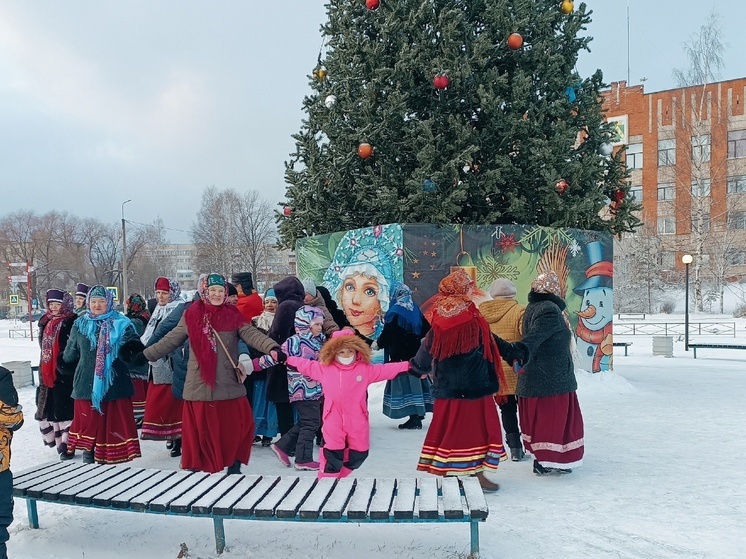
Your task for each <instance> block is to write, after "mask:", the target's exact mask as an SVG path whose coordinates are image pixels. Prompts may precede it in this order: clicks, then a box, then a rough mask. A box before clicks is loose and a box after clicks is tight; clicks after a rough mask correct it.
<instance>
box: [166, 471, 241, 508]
mask: <svg viewBox="0 0 746 559" xmlns="http://www.w3.org/2000/svg"><path fill="white" fill-rule="evenodd" d="M226 475H227V474H223V473H219V474H210V475H209V476H207V477H206V478H205V479H203V480H202V481H200V482H199V483H198V484H197V485H195V486H193V487H192V488H191V489H190V490H189V491H187V492H186V493H184V494H183V495H182V496H181V497H177V498H176V499H175V500H174V501H172V502H171V504H170V505H168V510H170V511H171V512H173V513H176V514H184V513H186V512H189V506H190V505H191V504H192V503H194V502H195V501H197V500H198V499H199V498H200V497H202V495H204V494H205V493H207V492H208V491H209V490H210V489H212V488H213V487H215V486H216V485H217V484H218V483H220V482H221V481H222V480H223V478H225V476H226Z"/></svg>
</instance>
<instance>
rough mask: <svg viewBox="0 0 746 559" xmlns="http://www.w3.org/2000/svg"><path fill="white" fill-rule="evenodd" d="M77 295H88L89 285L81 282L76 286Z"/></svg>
mask: <svg viewBox="0 0 746 559" xmlns="http://www.w3.org/2000/svg"><path fill="white" fill-rule="evenodd" d="M75 295H76V296H77V297H85V296H87V295H88V286H87V285H86V284H85V283H79V284H78V285H77V286H76V287H75Z"/></svg>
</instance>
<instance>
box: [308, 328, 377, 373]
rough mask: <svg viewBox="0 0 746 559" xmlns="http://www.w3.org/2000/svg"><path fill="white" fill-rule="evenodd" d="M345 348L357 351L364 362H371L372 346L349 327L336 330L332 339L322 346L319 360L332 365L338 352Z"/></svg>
mask: <svg viewBox="0 0 746 559" xmlns="http://www.w3.org/2000/svg"><path fill="white" fill-rule="evenodd" d="M345 348H348V349H351V350H353V351H357V353H358V355H359V356H360V359H361V360H362V361H363V363H368V364H369V363H370V354H371V351H370V347H369V346H368V344H366V343H365V341H364V340H363V339H362V338H360V337H358V335H357V334H355V332H354V331H352V330H351V329H349V328H344V329H342V330H338V331H337V332H334V334H332V337H331V339H330V340H329V341H328V342H326V343H325V344H324V345H323V346H321V352H320V353H319V362H321V363H322V364H324V365H331V364H332V363H334V359H335V358H336V357H337V353H338V352H339V351H340V350H341V349H345Z"/></svg>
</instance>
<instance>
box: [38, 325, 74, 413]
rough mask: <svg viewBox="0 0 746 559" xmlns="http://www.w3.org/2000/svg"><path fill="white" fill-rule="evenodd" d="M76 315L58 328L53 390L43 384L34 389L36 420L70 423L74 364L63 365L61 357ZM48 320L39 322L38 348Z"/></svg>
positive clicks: (72, 405) (72, 407) (72, 406)
mask: <svg viewBox="0 0 746 559" xmlns="http://www.w3.org/2000/svg"><path fill="white" fill-rule="evenodd" d="M76 318H78V316H77V315H73V316H71V317H70V318H67V319H65V320H64V321H63V322H62V325H61V326H60V331H59V333H58V334H57V343H58V345H59V348H60V349H59V351H60V353H59V355H60V359H59V360H58V361H57V378H56V379H55V381H54V388H48V387H46V386H44V384H43V383H40V385H39V386H38V387H37V388H36V406H37V412H36V416H35V417H36V419H39V420H41V419H46V420H47V421H51V422H60V421H72V418H73V409H74V404H73V399H72V396H71V394H72V391H73V373H74V372H75V364H74V363H73V364H70V363H65V362H64V361H63V360H62V359H61V357H62V355H64V352H65V347H66V346H67V341H68V340H69V339H70V332H71V331H72V329H73V325H74V324H75V319H76ZM48 323H49V321H48V320H45V319H44V317H42V318H41V319H40V320H39V346H41V341H42V337H43V336H44V329H45V328H46V326H47V324H48Z"/></svg>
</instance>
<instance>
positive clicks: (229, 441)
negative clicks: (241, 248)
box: [35, 266, 584, 491]
mask: <svg viewBox="0 0 746 559" xmlns="http://www.w3.org/2000/svg"><path fill="white" fill-rule="evenodd" d="M342 273H349V274H350V277H349V278H342V277H340V278H339V281H338V282H337V283H338V286H339V288H338V289H339V290H338V292H337V293H330V292H329V290H327V289H326V288H325V287H324V286H317V285H315V282H314V281H313V280H311V279H310V278H304V279H299V278H297V277H294V276H289V277H286V278H284V279H282V280H280V281H279V282H277V283H276V284H275V285H274V286H273V287H272V288H271V289H268V290H267V292H266V293H265V294H264V296H263V297H261V296H260V295H259V294H258V293H257V291H256V289H254V285H253V278H252V276H251V274H250V273H248V272H244V273H238V274H233V276H231V277H230V281H229V280H228V279H227V278H226V277H224V276H223V275H221V274H219V273H210V274H205V275H203V276H201V277H200V280H199V285H198V290H197V293H196V294H195V295H194V297H193V298H192V299H191V300H189V301H186V300H184V299H183V298H182V297H181V289H180V286H179V284H178V282H176V281H175V280H173V279H169V278H165V277H160V278H158V279H157V280H156V282H155V284H154V286H153V293H152V295H154V297H153V300H151V301H148V300H146V298H145V297H144V296H143V295H141V294H137V293H134V294H131V295H130V296H129V298H128V299H127V301H126V304H125V313H124V314H122V313H120V312H118V311H117V310H115V308H114V301H113V297H112V293H110V292H109V291H107V289H106V288H105V287H104V286H101V285H96V286H93V287H90V288H88V286H86V285H84V284H78V285H77V288H76V290H75V300H73V296H72V295H71V294H69V293H67V292H65V291H64V290H61V289H50V290H49V291H47V294H46V295H47V297H46V299H47V301H46V302H47V305H46V306H47V312H46V314H45V315H44V317H43V318H42V319H41V320H40V322H39V332H40V344H41V359H40V367H39V375H40V386H39V388H38V392H37V402H36V403H37V409H36V414H35V419H36V420H37V421H38V425H39V429H40V431H41V436H42V442H43V443H44V444H45V445H47V446H49V447H53V448H55V449H56V451H57V453H58V454H59V457H60V459H61V460H70V459H73V458H74V457H75V455H76V454H77V453H78V452H80V454H82V460H83V461H84V462H88V463H94V462H95V463H100V464H115V463H120V462H127V461H130V460H134V459H136V458H138V457H139V456H140V452H141V451H140V441H141V440H154V441H164V442H165V443H166V446H167V449H166V450H167V451H168V454H170V456H172V457H174V458H178V459H179V460H180V462H179V464H180V467H181V468H183V469H187V470H194V471H204V472H210V473H214V472H219V471H222V470H225V469H227V472H228V473H239V472H240V471H241V466H242V465H246V464H248V463H249V459H250V456H251V452H252V447H253V446H254V445H257V446H260V447H262V446H263V447H269V448H270V449H271V451H272V452H273V453H274V454H275V455H276V457H277V459H278V460H279V462H280V463H281V464H282V465H284V466H287V467H291V466H294V467H295V468H296V469H299V470H312V471H318V472H319V473H318V475H319V476H320V477H327V476H331V477H344V476H346V475H349V474H350V473H351V472H353V471H354V470H356V469H358V468H360V467H361V466H362V465H363V463H364V462H365V460H366V458H367V456H368V453H369V452H370V423H369V410H368V388H369V386H370V385H371V384H373V383H376V382H384V381H385V382H386V385H385V389H384V396H383V410H382V412H383V413H384V415H386V416H387V417H389V418H391V419H395V420H405V421H404V422H403V423H400V424H399V425H398V428H399V429H402V430H409V429H415V430H417V429H423V421H424V420H425V419H426V417H427V416H428V414H431V419H430V421H429V425H427V431H426V433H425V436H424V440H423V445H422V450H421V453H420V458H419V461H418V463H417V464H413V465H412V468H413V470H414V469H415V468H416V469H417V470H419V471H422V472H427V473H430V474H434V475H438V476H454V475H455V476H466V475H469V476H472V475H473V476H476V477H477V478H478V479H479V482H480V484H481V485H482V487H483V488H484V489H485V490H487V491H495V490H497V489H498V484H497V483H495V481H494V480H492V479H490V478H489V477H488V476H487V475H485V474H489V473H491V472H494V471H495V470H497V468H498V465H499V463H500V462H501V461H503V460H505V459H507V458H508V451H509V452H510V458H511V459H512V460H514V461H521V460H522V459H523V458H524V456H525V454H526V453H530V454H532V455H533V457H534V461H533V466H532V467H533V471H534V472H535V473H536V474H539V475H547V474H559V473H567V472H569V471H571V469H572V468H573V467H576V466H578V465H580V464H581V463H582V457H583V450H584V446H583V421H582V415H581V411H580V407H579V404H578V399H577V396H576V389H577V384H576V382H575V374H574V365H573V360H572V349H571V337H572V335H571V331H570V327H569V324H568V322H567V319H566V316H565V313H564V312H563V311H564V308H565V305H564V302H563V300H562V299H561V298H560V296H559V294H560V289H559V280H558V278H557V276H556V274H554V273H553V272H548V273H543V274H540V275H539V276H538V277H537V278H536V279H535V280H534V282H533V283H532V285H531V291H530V293H529V296H528V301H529V302H528V305H527V306H523V305H521V304H520V303H518V302H517V301H516V287H515V285H514V284H513V283H512V282H511V281H510V280H507V279H498V280H496V281H495V282H494V283H493V284H492V286H491V287H490V289H489V295H490V297H488V298H487V300H484V301H482V302H481V303H480V304H479V305H477V304H476V303H475V299H476V298H475V290H476V286H475V284H474V281H473V280H472V279H471V278H470V276H469V275H468V274H466V273H465V272H464V271H463V270H457V271H455V272H452V273H451V274H449V275H448V276H446V277H445V278H443V279H442V281H441V282H440V285H439V288H438V293H437V294H436V295H435V296H434V297H433V298H431V300H430V301H428V304H427V305H426V308H425V307H423V308H422V309H421V308H420V307H419V306H418V305H417V304H416V303H415V301H414V298H413V295H412V292H411V290H410V288H409V287H408V286H407V285H405V284H403V283H399V282H396V281H393V280H388V281H385V282H384V281H378V280H377V281H376V282H375V283H374V282H371V281H370V276H371V274H370V273H369V270H368V269H367V268H365V267H364V266H363V267H361V266H358V267H352V268H350V269H346V270H341V271H340V274H342ZM366 274H368V275H367V276H366ZM383 289H386V293H385V294H384V293H382V290H383ZM148 295H150V294H148ZM372 298H376V299H377V300H378V301H379V303H378V306H377V308H376V310H375V312H376V313H378V314H376V316H374V315H373V314H371V311H370V310H369V309H371V308H373V307H374V304H373V303H371V301H370V300H371V299H372ZM382 302H385V304H384V303H382ZM365 305H367V306H365ZM340 307H341V308H340ZM350 308H351V309H353V310H355V309H357V310H359V312H351V313H348V312H346V311H347V310H348V309H350ZM423 309H425V311H424V312H423ZM368 315H370V316H368ZM363 319H364V320H363ZM237 426H240V428H237Z"/></svg>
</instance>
